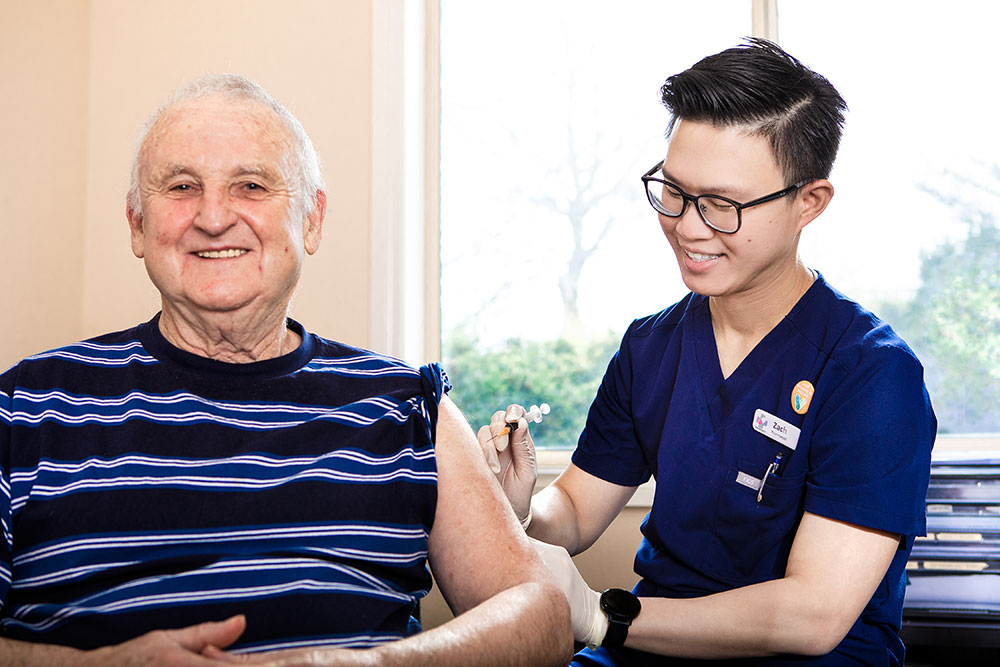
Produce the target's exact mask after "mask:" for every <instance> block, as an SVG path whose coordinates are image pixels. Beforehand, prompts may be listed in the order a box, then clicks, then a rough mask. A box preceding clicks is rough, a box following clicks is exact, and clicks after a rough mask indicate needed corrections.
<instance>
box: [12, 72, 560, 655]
mask: <svg viewBox="0 0 1000 667" xmlns="http://www.w3.org/2000/svg"><path fill="white" fill-rule="evenodd" d="M132 180H133V182H132V188H131V190H130V193H129V197H128V204H127V217H128V221H129V227H130V230H131V239H132V250H133V252H134V253H135V254H136V256H138V257H140V258H142V259H143V260H144V261H145V265H146V269H147V271H148V273H149V276H150V278H151V280H152V281H153V283H154V284H155V285H156V287H157V289H158V290H159V291H160V294H161V295H162V310H161V312H160V313H159V314H157V315H156V316H155V317H154V318H153V319H152V320H150V321H149V322H147V323H145V324H140V325H139V326H137V327H135V328H132V329H129V330H126V331H121V332H118V333H112V334H107V335H105V336H101V337H98V338H95V339H92V340H89V341H86V342H82V343H78V344H76V345H70V346H68V347H65V348H62V349H58V350H54V351H51V352H47V353H44V354H40V355H37V356H34V357H31V358H29V359H26V360H24V361H22V362H21V363H19V364H17V365H16V366H14V367H13V368H11V369H10V370H9V371H7V372H6V373H5V374H3V375H2V376H0V472H2V474H3V483H2V490H3V493H2V495H0V518H2V526H3V540H2V541H0V603H2V614H0V628H2V638H0V664H4V665H10V664H15V665H21V664H26V665H27V664H30V665H48V664H68V663H71V664H94V665H114V664H139V663H141V664H161V663H162V664H170V665H207V664H215V663H231V662H233V661H246V662H252V663H254V664H257V663H258V662H259V663H267V664H300V663H303V662H308V664H324V665H326V664H329V665H341V664H351V665H354V664H364V665H368V664H379V665H394V664H407V665H412V664H425V663H430V662H431V661H433V662H434V663H435V664H436V665H452V664H454V665H475V664H489V665H494V664H514V663H516V664H532V665H536V664H537V665H541V664H558V663H559V662H560V661H562V663H563V664H565V662H566V660H567V659H568V656H569V652H570V650H571V648H572V643H571V635H570V628H569V612H568V608H567V606H566V603H565V601H564V599H563V597H562V595H561V593H560V592H559V590H558V589H556V588H554V587H553V586H551V585H550V584H547V583H545V581H546V578H547V575H546V574H545V571H544V569H543V566H542V564H541V563H540V561H538V560H537V558H536V556H535V555H534V552H533V551H532V549H531V547H530V545H529V544H528V542H527V539H526V538H525V536H524V533H523V531H522V530H521V529H520V526H519V525H518V523H517V521H516V519H515V518H514V515H513V513H512V512H511V511H510V510H509V508H508V507H506V506H505V505H506V503H505V502H504V500H503V496H502V495H501V492H500V489H499V487H498V485H497V484H496V482H495V480H493V479H492V478H491V476H490V474H489V471H488V469H487V468H486V466H485V464H484V463H483V461H482V457H481V455H479V452H478V447H477V444H476V440H475V437H474V436H473V434H472V431H471V430H470V429H469V427H468V425H467V424H466V423H465V421H464V419H463V418H462V416H461V414H460V413H459V411H458V409H457V408H456V407H455V405H454V404H453V403H452V402H451V401H450V400H449V399H448V398H447V397H446V396H445V395H444V394H445V392H447V390H448V389H449V385H448V381H447V378H446V376H445V375H444V373H443V372H442V371H441V369H440V368H439V367H437V366H436V365H430V366H425V367H423V368H421V369H419V370H416V369H412V368H410V367H408V366H406V365H404V364H402V363H401V362H399V361H398V360H395V359H392V358H388V357H384V356H380V355H377V354H374V353H371V352H368V351H365V350H360V349H356V348H352V347H348V346H346V345H342V344H339V343H335V342H332V341H329V340H325V339H323V338H320V337H318V336H316V335H314V334H310V333H307V332H306V330H305V329H304V328H303V327H302V326H301V325H300V324H298V323H297V322H295V321H293V320H291V319H289V318H288V316H287V315H288V307H289V300H290V299H291V295H292V292H293V291H294V289H295V285H296V282H297V281H298V278H299V273H300V270H301V267H302V262H303V258H304V256H305V254H307V253H308V254H312V253H314V252H316V250H317V248H318V246H319V242H320V236H321V230H322V223H323V216H324V212H325V206H326V195H325V193H324V190H323V184H322V179H321V176H320V171H319V165H318V161H317V158H316V155H315V152H314V150H313V148H312V144H311V142H310V141H309V138H308V137H307V136H306V134H305V132H304V131H303V129H302V127H301V125H300V124H299V123H298V122H297V121H296V120H295V118H294V117H293V116H292V115H291V114H290V113H289V112H288V111H287V109H285V108H284V107H283V106H281V105H280V104H279V103H277V102H276V101H275V100H273V99H272V98H271V97H270V96H269V95H268V94H267V93H266V92H265V91H263V90H262V89H261V88H259V87H258V86H256V85H255V84H253V83H251V82H250V81H248V80H246V79H244V78H242V77H238V76H232V75H220V76H214V77H209V78H207V79H203V80H201V81H198V82H195V83H193V84H191V85H189V86H188V87H186V88H184V89H182V90H181V91H180V92H179V93H178V94H177V95H176V96H175V97H174V98H173V99H172V100H170V101H169V102H168V103H167V104H166V105H165V106H164V107H163V108H162V109H161V110H160V111H159V112H158V113H157V114H156V115H155V116H154V117H153V119H152V120H151V122H150V123H149V125H148V126H147V129H146V132H145V133H144V135H143V137H142V138H141V140H140V142H139V144H138V149H137V152H136V158H135V163H134V168H133V179H132ZM428 561H429V562H430V564H431V565H432V567H433V571H434V574H435V576H436V579H437V581H438V583H439V585H440V586H441V588H442V591H443V592H444V594H445V597H446V598H447V600H448V601H449V603H450V605H451V607H452V608H453V610H454V611H455V612H456V614H458V615H457V617H456V618H455V619H454V620H452V621H451V622H449V623H447V624H445V625H444V626H442V627H440V628H437V629H434V630H431V631H428V632H426V633H421V634H418V631H419V625H417V623H416V621H414V620H413V619H412V618H411V612H412V611H413V609H414V606H415V603H416V602H417V600H418V599H419V598H420V597H421V596H422V595H424V594H425V593H426V592H427V590H428V589H429V586H430V583H431V582H430V575H429V574H428V571H427V567H426V565H427V562H428ZM397 640H398V641H397ZM345 649H366V650H345ZM235 654H244V655H241V656H236V655H235ZM251 654H252V655H251Z"/></svg>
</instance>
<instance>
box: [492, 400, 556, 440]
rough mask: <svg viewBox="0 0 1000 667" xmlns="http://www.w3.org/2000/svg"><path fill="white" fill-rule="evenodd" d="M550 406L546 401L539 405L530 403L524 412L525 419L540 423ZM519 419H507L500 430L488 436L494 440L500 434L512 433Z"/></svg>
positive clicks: (549, 410)
mask: <svg viewBox="0 0 1000 667" xmlns="http://www.w3.org/2000/svg"><path fill="white" fill-rule="evenodd" d="M551 411H552V408H550V407H549V404H548V403H542V404H541V405H532V406H531V407H530V408H529V409H528V411H527V412H526V413H525V414H524V418H525V420H527V421H528V422H529V423H532V424H540V423H541V422H542V417H543V416H544V415H547V414H549V413H550V412H551ZM519 421H520V420H517V419H515V420H514V421H509V422H507V424H506V425H505V426H504V427H503V428H502V429H500V432H499V433H497V434H496V435H495V436H493V437H492V438H490V440H496V439H497V438H499V437H500V436H501V435H507V434H508V433H513V432H514V431H516V430H517V424H518V422H519Z"/></svg>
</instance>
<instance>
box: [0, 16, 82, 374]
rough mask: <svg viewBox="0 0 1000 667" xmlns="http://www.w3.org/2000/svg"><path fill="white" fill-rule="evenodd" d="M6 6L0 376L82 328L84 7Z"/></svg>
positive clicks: (0, 150)
mask: <svg viewBox="0 0 1000 667" xmlns="http://www.w3.org/2000/svg"><path fill="white" fill-rule="evenodd" d="M55 9H56V8H55V7H54V6H53V3H46V2H37V3H29V2H18V1H16V0H0V17H2V19H0V91H2V92H0V95H2V100H3V101H2V103H0V370H2V369H5V368H6V367H7V366H9V365H10V364H11V363H13V362H14V361H16V360H17V359H20V358H21V357H23V356H25V355H27V354H29V353H31V352H36V351H39V350H40V349H43V348H48V347H52V346H53V345H57V344H59V343H62V342H67V341H68V340H69V339H71V338H74V337H76V336H78V335H79V333H80V332H81V328H80V322H81V318H82V315H83V307H82V298H83V283H82V275H83V253H82V252H81V251H80V248H81V245H82V243H83V230H84V222H85V212H84V202H85V199H86V182H85V176H86V174H85V171H84V164H85V162H86V158H87V118H88V114H87V81H88V77H89V68H88V67H87V54H88V52H89V48H90V44H89V34H88V31H87V30H86V29H85V27H86V25H87V24H88V21H89V17H88V4H87V3H86V2H60V3H58V11H54V10H55Z"/></svg>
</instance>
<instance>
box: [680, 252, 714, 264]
mask: <svg viewBox="0 0 1000 667" xmlns="http://www.w3.org/2000/svg"><path fill="white" fill-rule="evenodd" d="M684 254H686V255H687V256H688V257H690V258H691V259H693V260H694V261H696V262H707V261H708V260H710V259H717V258H719V257H722V255H703V254H701V253H700V252H691V251H690V250H685V251H684Z"/></svg>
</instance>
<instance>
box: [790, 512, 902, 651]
mask: <svg viewBox="0 0 1000 667" xmlns="http://www.w3.org/2000/svg"><path fill="white" fill-rule="evenodd" d="M899 540H900V536H899V535H897V534H895V533H888V532H885V531H881V530H875V529H872V528H863V527H861V526H856V525H854V524H850V523H845V522H843V521H836V520H834V519H829V518H827V517H823V516H819V515H817V514H812V513H810V512H806V513H805V514H803V516H802V521H801V522H800V523H799V527H798V530H797V531H796V533H795V540H794V541H793V543H792V549H791V553H790V554H789V556H788V565H787V568H786V571H785V578H786V579H793V580H796V581H798V582H800V583H801V584H802V585H803V586H804V588H803V590H805V591H808V594H809V595H811V596H813V597H814V599H815V602H816V603H817V607H818V608H819V609H821V610H822V612H823V613H824V614H826V616H825V621H824V622H825V623H828V624H829V623H832V624H833V625H834V626H835V627H836V632H834V628H833V627H831V633H833V634H834V635H836V633H839V637H838V636H834V637H831V641H833V640H834V639H835V640H836V641H835V642H834V645H836V643H839V641H840V640H841V639H842V638H843V637H844V635H846V634H847V632H848V630H850V628H851V626H852V625H853V624H854V622H855V621H856V620H857V618H858V616H860V615H861V612H862V611H863V610H864V608H865V605H867V604H868V602H869V600H871V598H872V595H873V594H874V593H875V590H876V588H877V587H878V585H879V583H880V582H881V581H882V578H883V577H884V576H885V573H886V571H887V570H888V569H889V564H890V563H891V562H892V558H893V556H894V555H895V553H896V550H897V549H898V548H899Z"/></svg>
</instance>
